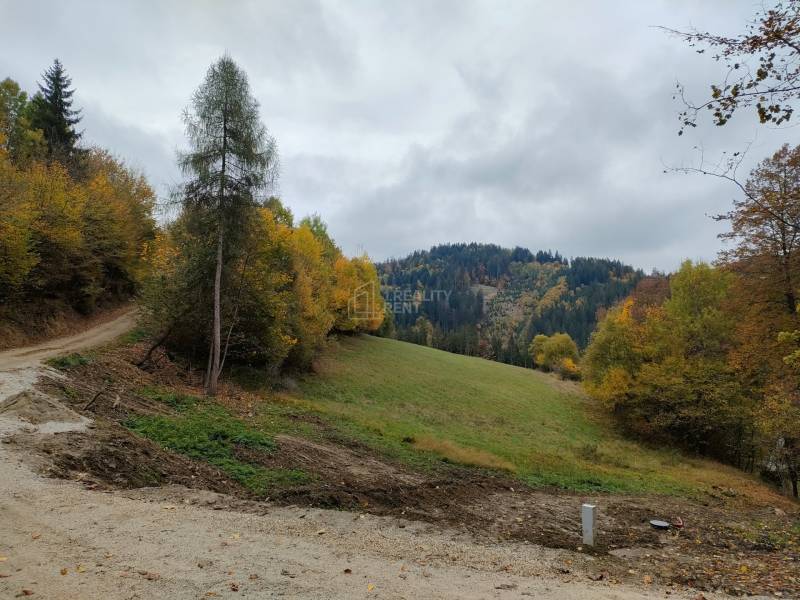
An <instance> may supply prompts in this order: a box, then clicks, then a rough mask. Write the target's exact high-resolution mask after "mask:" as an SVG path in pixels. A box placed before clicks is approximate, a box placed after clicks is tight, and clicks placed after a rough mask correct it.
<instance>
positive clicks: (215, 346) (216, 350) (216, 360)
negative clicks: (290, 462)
mask: <svg viewBox="0 0 800 600" xmlns="http://www.w3.org/2000/svg"><path fill="white" fill-rule="evenodd" d="M224 241H225V237H224V234H223V230H222V222H220V224H219V237H218V239H217V271H216V273H215V274H214V329H213V332H212V340H211V357H212V359H211V369H210V371H211V373H210V377H209V378H208V388H207V390H206V393H207V394H208V395H209V396H215V395H216V394H217V381H218V380H219V373H220V366H221V357H220V353H221V352H220V351H221V346H222V318H221V315H220V309H221V307H220V304H221V302H220V296H221V294H220V288H221V287H222V244H223V242H224Z"/></svg>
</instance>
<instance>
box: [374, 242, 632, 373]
mask: <svg viewBox="0 0 800 600" xmlns="http://www.w3.org/2000/svg"><path fill="white" fill-rule="evenodd" d="M377 267H378V273H379V276H380V279H381V285H382V293H383V295H384V298H385V300H386V304H387V309H389V310H390V311H391V313H392V314H393V316H394V331H392V329H391V327H389V326H388V324H387V327H384V331H385V332H386V333H388V334H393V335H395V336H396V337H397V338H399V339H402V340H406V341H411V342H415V343H419V344H424V345H427V346H433V347H436V348H442V349H444V350H449V351H451V352H458V353H460V354H470V355H478V356H484V357H486V358H493V359H495V360H500V361H502V362H508V363H512V364H520V365H528V364H530V359H529V357H528V346H529V345H530V343H531V340H532V339H533V337H534V336H535V335H536V334H540V333H543V334H546V335H551V334H553V333H556V332H566V333H568V334H569V335H570V336H571V337H572V338H573V339H574V340H575V342H576V343H577V344H578V346H580V347H583V346H585V345H586V343H587V341H588V339H589V335H590V334H591V332H592V331H593V330H594V327H595V324H596V323H597V315H598V311H603V310H604V309H606V308H608V307H610V306H612V305H613V304H615V303H616V302H618V301H619V300H621V299H622V298H624V297H626V296H627V295H628V294H629V293H630V292H631V291H632V290H633V288H634V286H635V285H636V283H637V282H638V281H639V279H640V278H641V277H642V275H643V274H642V272H641V271H638V270H635V269H634V268H633V267H630V266H628V265H624V264H622V263H621V262H620V261H618V260H609V259H604V258H573V259H572V260H567V259H566V258H564V257H562V256H561V255H559V254H558V252H555V253H553V252H550V251H538V252H536V253H533V252H531V251H530V250H528V249H526V248H519V247H517V248H513V249H509V248H502V247H500V246H497V245H494V244H477V243H471V244H447V245H441V246H434V247H433V248H431V249H430V250H420V251H416V252H414V253H413V254H410V255H409V256H407V257H406V258H403V259H399V260H398V259H392V260H387V261H385V262H382V263H379V264H378V265H377Z"/></svg>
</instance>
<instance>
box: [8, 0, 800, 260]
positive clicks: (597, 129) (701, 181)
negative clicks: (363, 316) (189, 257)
mask: <svg viewBox="0 0 800 600" xmlns="http://www.w3.org/2000/svg"><path fill="white" fill-rule="evenodd" d="M759 4H760V2H753V1H748V0H745V1H736V2H734V1H732V0H704V1H703V2H696V1H690V0H664V1H656V0H652V1H644V0H642V1H637V2H634V1H630V0H629V1H620V2H616V3H614V2H610V1H608V2H592V1H589V0H586V1H578V0H572V1H569V0H564V1H562V2H553V1H548V2H542V1H534V0H528V1H522V0H519V1H515V2H504V1H498V0H487V1H486V2H477V1H476V2H472V1H468V0H454V1H449V0H425V1H423V0H401V1H388V0H380V1H371V0H363V1H343V2H339V1H333V2H317V1H315V0H296V1H292V2H285V1H283V0H279V1H274V2H266V1H261V0H253V1H237V0H228V1H226V2H222V1H219V2H212V1H211V0H193V1H191V2H189V1H186V2H178V1H174V2H171V1H169V0H159V1H141V0H140V1H130V2H124V1H120V2H109V1H95V2H81V1H75V2H61V1H57V0H53V1H51V2H44V1H40V0H25V1H19V0H0V78H2V77H5V76H9V77H11V78H13V79H15V80H17V81H18V82H19V83H20V84H21V85H22V86H23V87H24V88H26V89H28V90H34V89H35V85H36V81H37V79H38V78H39V75H40V73H41V72H42V71H43V70H44V69H45V68H46V67H47V66H48V65H49V64H50V63H51V62H52V60H53V58H55V57H59V58H60V59H61V60H62V62H63V63H64V64H65V66H66V67H67V69H68V71H69V73H70V75H71V76H72V78H73V83H74V85H75V87H76V89H77V92H76V94H75V98H76V102H77V104H78V105H79V106H80V107H81V108H82V109H83V114H84V119H83V123H82V126H83V128H84V137H85V140H86V141H87V142H89V143H96V144H100V145H102V146H105V147H108V148H110V149H112V150H113V151H114V152H115V153H116V154H118V155H119V156H121V157H123V158H124V159H125V160H126V161H127V162H128V163H129V164H131V165H133V166H135V167H137V168H139V169H141V170H143V171H144V172H145V173H146V175H147V176H148V178H149V179H150V180H151V182H152V183H153V185H154V186H155V187H156V189H157V190H158V191H159V193H160V194H165V193H166V191H167V190H168V189H169V186H170V185H171V184H174V183H176V182H177V181H178V180H179V175H178V173H177V170H176V168H175V153H176V151H177V150H178V149H179V148H182V147H183V145H184V141H183V140H184V138H183V128H182V124H181V121H180V114H181V111H182V110H183V108H184V107H185V106H186V105H187V104H188V102H189V98H190V96H191V94H192V91H193V90H194V89H195V88H196V87H197V86H198V85H199V83H200V82H201V81H202V79H203V76H204V74H205V71H206V69H207V68H208V65H209V64H210V63H211V62H212V61H214V60H215V59H216V58H218V57H219V56H220V55H221V54H222V53H223V52H226V51H227V52H228V53H230V54H231V55H232V56H233V58H234V59H235V60H236V61H237V62H238V63H239V64H240V65H241V66H242V67H243V68H244V69H245V70H246V71H247V73H248V74H249V77H250V83H251V86H252V89H253V92H254V94H255V95H256V97H257V98H258V100H259V102H260V103H261V111H262V116H263V120H264V122H265V123H266V125H267V126H268V128H269V129H270V131H271V133H272V134H273V135H274V136H275V137H276V138H277V140H278V144H279V148H280V153H281V164H282V168H281V179H280V195H281V197H282V198H283V199H284V201H285V202H286V203H287V204H288V205H289V206H290V207H291V209H292V210H293V211H294V213H295V214H296V215H298V216H303V215H306V214H309V213H312V212H316V213H319V214H320V215H321V216H322V217H323V218H324V219H325V221H327V222H328V224H329V227H330V230H331V232H332V234H333V235H334V237H335V239H336V240H337V242H338V243H339V244H340V245H341V247H342V249H343V250H344V251H345V252H346V253H348V254H354V253H357V252H361V251H367V252H368V253H369V254H370V256H372V257H373V258H376V259H383V258H386V257H390V256H402V255H405V254H406V253H408V252H410V251H413V250H415V249H419V248H427V247H429V246H431V245H433V244H437V243H443V242H459V241H482V242H495V243H499V244H503V245H507V246H513V245H520V246H526V247H529V248H531V249H533V250H536V249H540V248H541V249H554V250H559V251H560V252H561V253H562V254H564V255H566V256H583V255H593V256H609V257H615V258H621V259H623V260H625V261H627V262H629V263H632V264H634V265H636V266H638V267H642V268H645V269H650V268H653V267H657V268H660V269H665V270H668V269H673V268H674V267H676V266H677V265H678V264H679V262H680V260H681V259H683V258H693V259H697V258H705V259H713V257H714V255H715V253H716V251H717V250H718V248H719V242H718V241H717V240H716V234H717V233H718V232H719V231H720V230H721V227H722V226H721V225H720V224H718V223H715V222H714V221H712V220H711V219H710V218H709V217H708V215H711V214H716V213H718V212H721V211H723V210H725V209H726V208H727V207H728V206H729V204H730V201H731V199H732V198H733V197H734V196H735V189H733V188H732V187H731V186H730V184H726V183H725V182H722V181H719V180H715V179H711V178H703V177H701V176H691V175H678V174H675V173H668V174H665V173H664V172H663V171H664V166H665V165H667V166H677V165H681V164H692V163H693V162H696V159H697V152H696V150H695V149H694V148H695V147H696V146H697V145H699V144H702V146H703V148H704V152H705V155H706V156H707V157H715V156H719V153H720V152H721V151H722V150H723V149H726V148H727V149H734V150H741V149H742V148H743V147H744V146H745V145H746V144H748V143H752V146H751V149H750V152H749V155H748V161H749V164H752V163H753V162H754V161H756V160H758V159H761V158H763V157H764V156H765V155H767V154H768V153H771V152H772V151H774V149H776V148H777V147H778V146H779V145H780V144H782V143H784V142H789V143H793V144H797V143H798V142H800V135H799V134H800V130H799V129H796V128H788V129H781V130H774V129H768V128H764V127H759V126H758V125H757V124H756V120H755V118H754V117H753V116H752V114H750V113H747V114H744V113H743V114H741V115H738V116H737V117H735V118H734V120H733V121H732V122H731V124H730V125H728V126H726V127H725V128H716V127H713V125H711V124H710V123H706V124H704V126H702V127H698V128H697V129H696V130H694V131H692V132H691V133H690V134H689V135H685V136H683V137H678V136H677V135H676V133H677V127H678V124H677V117H676V115H677V112H678V110H679V108H680V106H679V105H678V104H677V103H676V102H675V101H673V100H672V92H673V89H674V86H675V82H676V80H678V79H680V80H681V81H682V82H684V83H685V84H686V85H687V87H688V90H689V94H690V95H691V96H694V97H696V98H700V97H701V96H702V95H703V93H704V92H705V90H706V89H707V88H706V86H707V83H708V82H709V81H711V80H714V79H716V78H718V76H719V74H720V71H719V68H720V67H719V65H717V64H716V63H714V62H713V60H711V59H710V57H708V56H707V55H702V56H701V55H697V54H695V53H694V52H693V51H692V50H691V49H689V48H687V47H686V46H685V45H684V44H682V43H681V42H680V41H679V40H676V39H674V38H671V37H669V36H667V35H665V34H664V33H663V32H661V31H659V30H657V29H655V28H654V27H653V26H655V25H665V26H670V27H676V28H684V27H687V26H691V25H694V26H697V27H698V28H700V29H704V30H705V29H708V30H711V31H715V32H720V33H735V32H738V31H741V30H742V29H743V24H744V23H745V21H746V20H747V19H748V17H750V16H751V15H752V14H753V12H754V10H755V9H756V8H757V7H758V5H759Z"/></svg>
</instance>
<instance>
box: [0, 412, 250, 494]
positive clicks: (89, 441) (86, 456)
mask: <svg viewBox="0 0 800 600" xmlns="http://www.w3.org/2000/svg"><path fill="white" fill-rule="evenodd" d="M7 442H8V443H10V444H16V445H17V446H18V447H24V448H26V449H29V450H33V451H34V452H37V453H38V454H39V455H40V456H43V457H47V458H48V459H49V461H48V465H47V466H46V467H45V469H44V473H45V474H46V475H49V476H51V477H59V478H62V479H78V480H81V481H83V482H85V483H87V484H89V485H91V486H93V487H100V488H106V489H133V488H140V487H148V486H156V485H164V484H178V485H183V486H186V487H188V488H199V489H207V490H212V491H215V492H228V493H231V492H239V493H241V494H243V495H246V492H245V491H244V490H243V489H241V488H240V486H239V485H238V484H237V483H236V482H235V481H233V480H231V479H230V478H229V477H227V476H226V475H225V474H224V473H222V472H221V471H220V470H219V469H216V468H214V467H212V466H210V465H207V464H205V463H201V462H197V461H193V460H191V459H189V458H186V457H184V456H181V455H179V454H175V453H172V452H169V451H167V450H164V449H162V448H160V447H159V446H157V445H156V444H153V443H152V442H149V441H147V440H144V439H142V438H140V437H138V436H135V435H133V434H132V433H130V432H128V431H127V430H126V429H124V428H120V427H117V426H115V425H114V424H110V423H106V422H101V423H99V424H98V427H97V428H96V429H94V430H92V431H90V432H87V433H80V432H70V433H60V434H58V435H41V434H38V433H19V434H17V435H15V436H13V437H12V438H10V440H7Z"/></svg>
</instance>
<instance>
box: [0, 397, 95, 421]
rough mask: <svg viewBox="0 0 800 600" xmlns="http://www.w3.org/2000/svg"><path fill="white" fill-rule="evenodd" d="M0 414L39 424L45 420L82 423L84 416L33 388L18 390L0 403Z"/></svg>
mask: <svg viewBox="0 0 800 600" xmlns="http://www.w3.org/2000/svg"><path fill="white" fill-rule="evenodd" d="M0 416H5V417H16V418H18V419H22V420H24V421H27V422H28V423H32V424H34V425H40V424H42V423H47V422H65V423H82V422H84V421H86V420H87V419H85V418H84V417H82V416H81V415H79V414H78V413H76V412H75V411H74V410H71V409H69V408H67V407H66V406H64V405H63V404H61V403H60V402H57V401H55V400H53V399H52V398H50V397H49V396H46V395H44V394H42V393H41V392H37V391H34V390H26V391H24V392H20V393H19V394H16V395H14V396H12V397H10V398H8V399H7V400H6V401H5V402H3V403H2V405H0Z"/></svg>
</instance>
